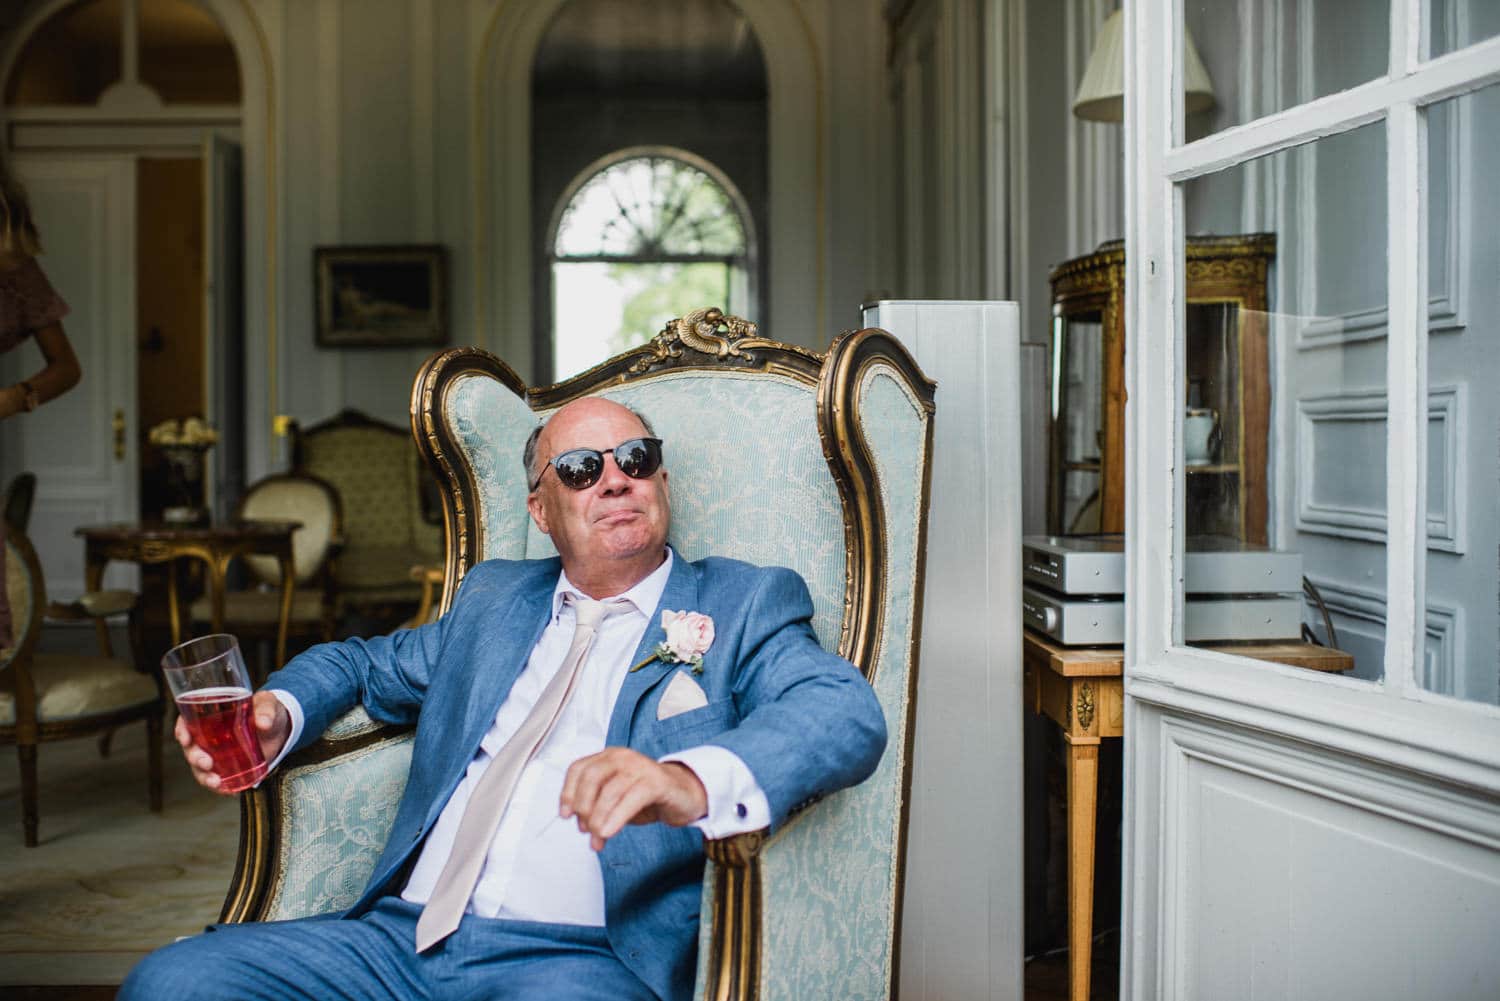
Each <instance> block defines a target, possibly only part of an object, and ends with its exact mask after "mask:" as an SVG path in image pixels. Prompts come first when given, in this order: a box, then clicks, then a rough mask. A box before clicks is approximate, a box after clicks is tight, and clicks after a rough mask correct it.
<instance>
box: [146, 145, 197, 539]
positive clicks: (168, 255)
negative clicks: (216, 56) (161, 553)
mask: <svg viewBox="0 0 1500 1001" xmlns="http://www.w3.org/2000/svg"><path fill="white" fill-rule="evenodd" d="M135 181H136V218H137V225H136V238H135V247H136V251H135V260H136V330H135V334H136V336H135V344H136V364H135V372H136V420H135V424H134V427H135V428H136V429H137V438H138V440H139V443H140V452H139V454H140V464H139V471H138V474H137V475H138V478H137V482H138V484H139V491H140V494H139V496H140V510H139V512H138V514H139V516H140V517H141V518H142V519H144V520H148V521H156V520H159V519H160V518H161V517H162V514H163V512H164V511H165V510H166V509H167V508H168V507H172V506H180V505H182V504H184V503H185V502H186V503H190V504H193V505H196V506H201V505H202V504H203V503H204V502H205V500H206V498H205V496H204V494H205V492H206V487H205V483H206V482H207V477H205V476H203V475H201V470H200V475H199V476H198V477H196V478H195V479H190V480H189V481H188V482H186V483H185V484H181V485H179V484H177V483H176V482H174V481H175V477H174V476H173V475H172V471H171V469H170V468H169V466H168V463H167V462H166V459H165V456H164V454H163V452H162V451H161V449H159V448H153V447H152V446H151V445H150V443H149V435H150V432H151V429H152V428H155V427H158V426H160V425H161V424H162V423H163V422H165V421H169V420H178V421H180V420H182V419H183V418H185V417H189V416H199V417H201V416H204V415H205V406H204V403H205V392H204V356H205V350H204V329H203V301H202V300H203V287H204V286H203V278H204V239H203V238H204V231H205V226H204V219H203V162H202V160H200V159H198V158H196V157H171V158H162V159H157V158H147V157H142V158H140V159H139V160H137V161H136V173H135ZM182 488H185V489H186V490H188V491H189V492H190V493H191V495H192V496H190V497H184V496H181V495H180V489H182Z"/></svg>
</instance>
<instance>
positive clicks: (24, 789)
mask: <svg viewBox="0 0 1500 1001" xmlns="http://www.w3.org/2000/svg"><path fill="white" fill-rule="evenodd" d="M16 751H17V752H18V753H19V754H20V757H21V826H22V830H23V831H24V832H25V836H26V847H27V848H35V847H36V826H37V816H36V814H37V811H36V745H35V744H17V745H16Z"/></svg>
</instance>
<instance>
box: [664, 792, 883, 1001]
mask: <svg viewBox="0 0 1500 1001" xmlns="http://www.w3.org/2000/svg"><path fill="white" fill-rule="evenodd" d="M878 805H879V804H878V797H876V796H872V795H871V791H870V790H866V789H864V788H862V787H855V788H853V789H845V790H843V791H841V792H837V793H834V794H832V795H831V796H828V797H827V798H825V799H823V800H820V801H819V802H818V803H817V804H816V805H813V806H811V807H808V808H807V809H804V810H803V811H801V812H800V813H797V814H795V815H794V816H793V817H792V818H791V819H789V820H787V822H786V823H784V824H783V825H782V826H781V827H780V828H778V829H777V831H776V833H775V834H773V835H769V836H767V834H766V832H764V831H752V832H750V833H748V834H739V835H735V836H734V837H731V838H724V839H721V840H717V841H709V840H705V842H704V849H705V851H706V852H707V854H708V860H709V861H708V867H707V870H706V871H705V873H704V879H703V903H702V914H703V920H702V923H701V925H700V928H699V933H698V935H699V940H698V979H697V985H696V987H695V989H694V992H693V997H694V998H698V999H705V1001H706V999H709V998H712V999H715V1001H718V999H725V1001H745V999H750V998H755V997H793V998H802V997H808V998H811V997H829V998H833V997H872V998H873V997H889V996H892V991H891V988H890V985H892V984H894V983H895V980H894V973H895V965H894V957H895V953H894V942H895V939H894V933H895V932H897V931H899V906H900V895H899V888H900V869H899V866H893V865H892V864H891V862H892V858H893V857H895V856H894V855H893V853H892V852H891V847H892V840H893V839H894V837H895V823H894V820H893V819H891V820H889V821H888V822H882V821H881V819H880V818H878V817H875V816H872V815H871V811H872V809H873V808H876V807H878ZM885 835H889V837H886V836H885ZM832 942H838V943H845V945H843V946H840V947H837V948H834V947H832V946H830V945H829V943H832ZM851 942H858V943H861V945H860V947H859V948H857V949H855V948H849V947H847V943H851Z"/></svg>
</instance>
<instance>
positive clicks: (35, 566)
mask: <svg viewBox="0 0 1500 1001" xmlns="http://www.w3.org/2000/svg"><path fill="white" fill-rule="evenodd" d="M6 541H9V542H10V543H11V544H13V545H14V546H15V551H16V553H17V554H19V555H20V558H21V562H22V563H23V564H24V565H25V567H26V571H25V572H26V573H27V574H28V575H29V576H30V578H31V581H32V582H33V586H34V589H35V590H34V592H33V595H32V601H31V614H30V615H29V616H28V617H27V620H26V621H25V622H12V623H11V629H12V633H13V637H14V638H15V639H16V640H17V642H16V645H15V647H14V648H13V649H12V650H11V651H10V657H9V659H8V660H6V661H5V662H3V663H0V691H6V692H9V693H10V694H11V695H12V697H13V698H14V699H15V712H16V719H15V723H14V724H11V725H0V747H5V746H7V745H10V744H14V745H15V746H16V752H17V755H18V757H19V759H20V767H21V803H22V810H21V814H22V818H21V819H22V829H23V834H24V840H25V844H26V847H28V848H32V847H35V846H36V844H37V829H38V826H39V818H38V809H37V774H36V767H37V747H38V745H40V744H44V743H48V742H51V741H55V740H69V739H71V738H74V737H85V736H89V735H92V734H96V733H97V734H102V735H103V737H104V742H103V743H101V745H100V751H101V753H107V748H108V740H109V737H110V735H111V734H112V733H113V731H114V730H115V729H116V728H117V727H121V726H125V725H127V724H129V723H134V722H136V721H137V720H145V722H146V735H147V736H146V747H147V755H146V758H147V760H146V773H147V796H148V800H149V803H150V807H151V810H152V812H153V813H160V812H161V810H162V734H163V731H164V719H165V713H166V695H165V692H164V690H163V687H162V680H161V675H160V673H159V672H157V671H154V670H152V669H151V667H150V665H149V664H148V663H147V661H146V647H145V636H144V631H143V626H142V623H141V614H140V605H139V602H138V601H132V602H131V603H130V604H129V605H128V606H126V610H128V612H129V617H130V618H129V637H130V662H131V663H132V665H133V666H134V667H135V669H136V670H137V671H140V672H141V673H143V674H147V675H148V676H150V678H151V679H152V681H153V682H154V683H155V685H156V698H155V699H154V700H152V701H150V702H145V703H141V704H138V705H134V706H127V707H125V708H122V709H116V710H113V711H109V712H99V713H90V714H89V715H86V716H81V717H77V718H69V719H62V720H49V721H43V720H39V719H37V698H36V684H35V681H34V680H33V677H32V672H31V665H32V661H33V658H34V657H35V655H36V646H37V642H38V641H39V640H40V638H41V632H42V623H43V621H44V620H45V619H47V618H54V619H70V620H85V619H95V620H96V621H97V620H98V619H99V618H100V617H101V616H102V615H105V614H111V613H113V612H114V611H115V609H114V608H113V607H111V608H109V609H108V610H107V611H105V612H101V613H98V614H95V613H93V612H91V611H90V610H89V609H88V607H87V606H86V605H85V604H83V603H82V602H74V603H73V604H70V605H64V604H59V603H56V602H54V603H51V604H49V603H48V601H47V591H46V581H45V578H43V576H42V565H41V561H40V560H39V559H38V558H37V554H36V550H35V549H34V548H33V547H32V545H31V540H30V539H28V538H27V537H26V535H25V534H24V533H21V532H18V531H16V530H15V529H14V528H12V527H10V526H8V525H6V524H4V523H3V522H0V544H4V542H6ZM4 586H5V581H4V579H3V576H0V587H4ZM131 597H132V598H134V596H133V595H132V596H131ZM101 636H103V637H104V648H103V650H102V651H101V652H102V653H103V654H104V655H105V656H112V655H113V654H112V651H111V650H110V649H109V647H108V634H107V633H104V632H103V631H102V629H101Z"/></svg>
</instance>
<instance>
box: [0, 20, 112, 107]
mask: <svg viewBox="0 0 1500 1001" xmlns="http://www.w3.org/2000/svg"><path fill="white" fill-rule="evenodd" d="M120 10H121V5H120V0H88V2H86V3H80V4H75V5H73V6H71V7H64V8H63V9H62V10H60V11H58V12H57V13H56V14H53V15H52V16H51V17H50V18H48V19H47V21H46V23H44V24H43V25H42V26H41V27H40V28H38V29H37V30H36V32H35V33H34V34H33V35H32V36H31V38H30V39H29V40H27V42H26V48H25V49H24V50H23V51H22V53H21V55H20V58H19V59H17V60H16V65H15V69H14V70H12V71H11V76H10V80H9V81H8V82H7V85H6V90H5V100H6V103H7V104H22V105H25V104H94V103H95V102H97V101H98V100H99V95H100V94H102V93H103V92H104V88H106V87H108V86H109V85H110V84H112V83H114V82H115V81H117V80H119V79H120Z"/></svg>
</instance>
